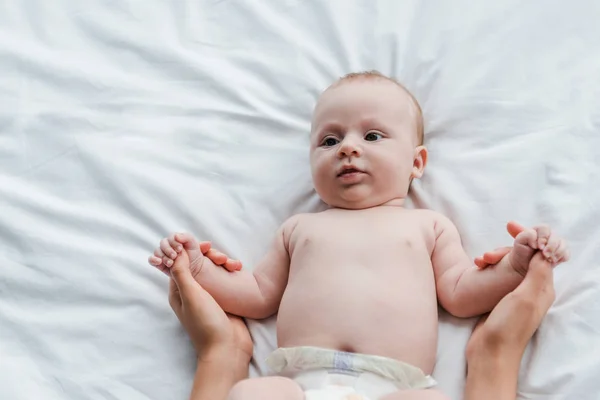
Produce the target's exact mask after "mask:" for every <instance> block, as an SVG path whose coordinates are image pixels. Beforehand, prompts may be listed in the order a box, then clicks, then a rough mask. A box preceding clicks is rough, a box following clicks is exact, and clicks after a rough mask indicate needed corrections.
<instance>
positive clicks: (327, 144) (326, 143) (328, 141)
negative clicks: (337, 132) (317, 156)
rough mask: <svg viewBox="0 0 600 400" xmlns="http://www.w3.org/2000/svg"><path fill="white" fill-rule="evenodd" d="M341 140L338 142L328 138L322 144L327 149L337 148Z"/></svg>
mask: <svg viewBox="0 0 600 400" xmlns="http://www.w3.org/2000/svg"><path fill="white" fill-rule="evenodd" d="M338 142H339V140H337V139H336V138H334V137H327V138H325V140H323V142H322V143H321V146H325V147H332V146H335V145H336V144H338Z"/></svg>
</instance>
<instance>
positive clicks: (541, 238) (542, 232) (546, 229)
mask: <svg viewBox="0 0 600 400" xmlns="http://www.w3.org/2000/svg"><path fill="white" fill-rule="evenodd" d="M533 229H534V230H535V231H536V232H537V244H538V247H537V248H538V249H540V250H544V248H545V247H546V244H547V243H548V238H549V237H550V226H548V225H546V224H542V225H538V226H534V227H533Z"/></svg>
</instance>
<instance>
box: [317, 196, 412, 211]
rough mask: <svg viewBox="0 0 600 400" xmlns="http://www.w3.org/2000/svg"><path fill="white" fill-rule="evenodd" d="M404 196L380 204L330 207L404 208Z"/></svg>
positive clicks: (343, 208)
mask: <svg viewBox="0 0 600 400" xmlns="http://www.w3.org/2000/svg"><path fill="white" fill-rule="evenodd" d="M404 200H405V199H404V198H395V199H391V200H388V201H386V202H385V203H381V204H371V205H366V206H364V205H362V204H360V205H359V204H357V205H356V206H352V205H350V206H349V207H334V206H330V207H329V208H330V209H340V210H357V211H358V210H368V209H370V208H377V207H396V208H404V202H405V201H404Z"/></svg>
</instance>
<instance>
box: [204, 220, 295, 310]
mask: <svg viewBox="0 0 600 400" xmlns="http://www.w3.org/2000/svg"><path fill="white" fill-rule="evenodd" d="M298 218H299V217H298V216H294V217H292V218H290V219H288V220H287V221H286V222H285V223H284V224H283V225H282V226H281V227H280V228H279V229H278V231H277V233H276V235H275V239H274V240H273V244H272V245H271V248H270V249H269V251H268V252H267V254H266V255H265V256H264V257H263V259H262V260H261V261H260V262H259V264H258V265H257V266H256V267H255V269H254V271H249V270H241V271H234V272H229V271H227V270H226V269H224V268H222V267H220V266H217V265H215V264H214V263H213V262H212V261H211V260H210V259H209V258H207V257H205V258H204V260H203V265H202V268H201V269H200V272H199V273H198V274H197V275H196V277H195V278H196V280H197V281H198V282H199V283H200V285H202V287H203V288H204V289H206V291H207V292H208V293H210V294H211V295H212V296H213V298H214V299H215V300H216V301H217V303H218V304H219V305H220V306H221V308H223V310H225V311H226V312H228V313H231V314H235V315H239V316H241V317H247V318H253V319H262V318H267V317H269V316H271V315H273V314H275V313H276V312H277V309H278V308H279V303H280V301H281V297H282V296H283V292H284V290H285V287H286V285H287V280H288V273H289V267H290V257H289V254H288V243H289V237H290V234H291V232H292V230H293V229H294V227H295V226H296V223H297V221H298Z"/></svg>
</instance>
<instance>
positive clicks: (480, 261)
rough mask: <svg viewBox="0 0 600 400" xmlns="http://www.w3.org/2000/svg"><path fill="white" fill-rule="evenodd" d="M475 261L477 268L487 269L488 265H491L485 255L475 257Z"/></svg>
mask: <svg viewBox="0 0 600 400" xmlns="http://www.w3.org/2000/svg"><path fill="white" fill-rule="evenodd" d="M473 262H474V263H475V265H476V266H477V268H479V269H485V268H487V266H488V265H489V264H488V263H486V262H485V261H484V260H483V257H481V256H480V257H475V260H474V261H473Z"/></svg>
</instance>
